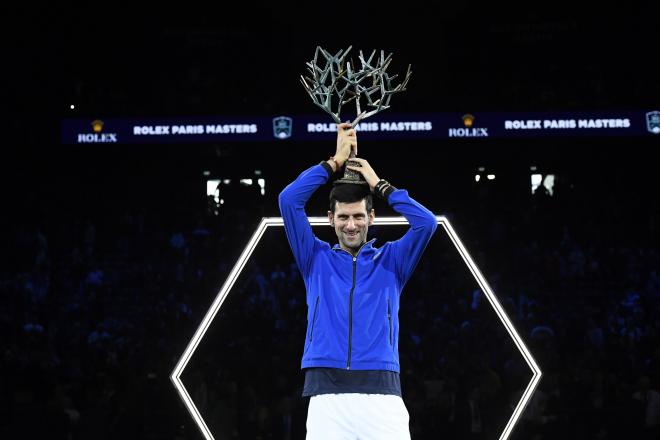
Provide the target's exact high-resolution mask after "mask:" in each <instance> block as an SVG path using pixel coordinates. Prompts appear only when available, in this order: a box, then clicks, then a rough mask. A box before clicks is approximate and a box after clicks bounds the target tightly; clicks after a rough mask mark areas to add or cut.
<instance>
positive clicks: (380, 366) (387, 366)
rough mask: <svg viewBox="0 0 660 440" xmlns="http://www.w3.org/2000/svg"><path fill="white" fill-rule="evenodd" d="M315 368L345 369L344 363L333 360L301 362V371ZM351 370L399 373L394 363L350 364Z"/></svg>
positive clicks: (397, 366) (399, 369)
mask: <svg viewBox="0 0 660 440" xmlns="http://www.w3.org/2000/svg"><path fill="white" fill-rule="evenodd" d="M315 367H325V368H341V369H342V370H345V369H346V361H333V360H329V359H328V360H317V361H306V360H303V361H302V365H301V369H303V370H304V369H305V368H315ZM350 369H351V370H386V371H394V372H396V373H400V372H401V367H400V366H399V364H396V363H394V362H355V361H352V362H351V368H350Z"/></svg>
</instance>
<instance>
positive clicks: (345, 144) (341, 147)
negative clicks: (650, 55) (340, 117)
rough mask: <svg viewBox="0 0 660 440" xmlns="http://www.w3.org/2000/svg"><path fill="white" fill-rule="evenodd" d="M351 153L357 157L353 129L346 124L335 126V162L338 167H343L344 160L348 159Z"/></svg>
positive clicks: (355, 136)
mask: <svg viewBox="0 0 660 440" xmlns="http://www.w3.org/2000/svg"><path fill="white" fill-rule="evenodd" d="M351 151H353V152H354V153H355V155H356V156H357V134H356V133H355V129H354V128H353V127H352V126H351V124H349V123H348V122H343V123H341V124H337V152H336V153H335V160H336V161H337V163H339V166H340V167H342V166H344V163H345V162H346V160H347V159H348V158H349V157H350V154H351Z"/></svg>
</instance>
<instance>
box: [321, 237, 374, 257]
mask: <svg viewBox="0 0 660 440" xmlns="http://www.w3.org/2000/svg"><path fill="white" fill-rule="evenodd" d="M374 241H376V239H375V238H372V239H371V240H369V241H365V242H364V243H362V246H360V249H359V250H358V252H357V255H360V254H361V253H370V252H374V251H375V250H374V247H373V246H372V244H373V242H374ZM332 250H333V251H344V252H346V253H349V252H348V251H345V250H344V249H342V248H341V246H339V243H335V245H334V246H333V247H332Z"/></svg>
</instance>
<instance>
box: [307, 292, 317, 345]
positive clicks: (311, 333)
mask: <svg viewBox="0 0 660 440" xmlns="http://www.w3.org/2000/svg"><path fill="white" fill-rule="evenodd" d="M319 298H320V296H317V297H316V302H315V303H314V315H313V316H312V328H311V330H310V331H309V342H312V335H313V334H314V323H316V311H317V310H318V308H319Z"/></svg>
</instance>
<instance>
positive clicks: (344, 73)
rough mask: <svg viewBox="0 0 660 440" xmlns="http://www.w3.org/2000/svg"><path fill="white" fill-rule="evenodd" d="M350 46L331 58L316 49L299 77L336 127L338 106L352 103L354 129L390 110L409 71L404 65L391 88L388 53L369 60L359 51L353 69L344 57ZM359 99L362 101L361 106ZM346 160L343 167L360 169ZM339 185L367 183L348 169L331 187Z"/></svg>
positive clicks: (339, 108) (402, 89)
mask: <svg viewBox="0 0 660 440" xmlns="http://www.w3.org/2000/svg"><path fill="white" fill-rule="evenodd" d="M351 47H352V46H349V47H348V49H346V50H343V49H342V50H340V51H339V52H337V54H335V55H332V54H330V53H329V52H328V51H326V50H325V49H323V48H321V47H320V46H317V47H316V51H315V53H314V59H313V60H312V61H309V62H308V63H307V70H308V72H309V75H310V76H302V75H301V77H300V79H301V81H302V84H303V86H304V87H305V90H307V93H308V94H309V96H310V97H311V98H312V101H313V102H314V104H316V105H317V106H318V107H320V108H321V109H323V110H324V111H325V112H326V113H328V114H329V115H330V116H331V117H332V119H333V120H334V121H335V122H336V123H337V124H339V123H341V118H340V113H341V111H342V106H344V105H345V104H349V103H350V102H352V101H354V102H355V107H356V117H355V119H354V120H353V121H352V122H351V126H352V127H353V128H355V127H357V124H358V123H359V122H360V121H362V120H363V119H366V118H368V117H369V116H372V115H375V114H376V113H378V112H381V111H383V110H385V109H388V108H390V99H391V98H392V95H394V94H395V93H398V92H403V91H404V90H406V85H407V84H408V80H409V79H410V74H411V71H410V65H408V70H407V72H406V76H405V78H404V79H403V81H401V83H399V84H398V85H397V86H393V84H392V82H393V81H394V80H395V79H396V77H397V76H398V75H393V76H389V75H388V73H387V68H388V67H389V65H390V62H391V61H392V54H389V55H388V56H387V57H386V56H385V52H384V51H382V50H381V51H380V57H375V56H376V51H375V50H374V51H373V52H371V55H370V56H369V58H365V57H364V55H363V54H362V51H360V53H359V56H358V59H359V61H360V66H359V68H356V65H355V64H354V63H353V62H352V60H350V59H348V58H347V56H348V53H349V52H350V50H351ZM374 57H375V58H374ZM362 99H365V101H366V102H364V103H362V102H361V100H362ZM363 104H366V108H367V109H366V110H362V107H363ZM353 157H355V153H353V152H351V155H350V158H353ZM350 158H349V160H347V161H346V163H347V164H349V165H354V166H358V167H359V166H360V164H359V163H358V162H356V161H351V160H350ZM340 183H354V184H362V185H366V184H367V182H366V181H365V180H364V178H363V177H362V174H360V173H358V172H357V171H353V170H350V169H348V168H345V169H344V175H343V177H342V178H341V179H338V180H336V181H335V184H340Z"/></svg>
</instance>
